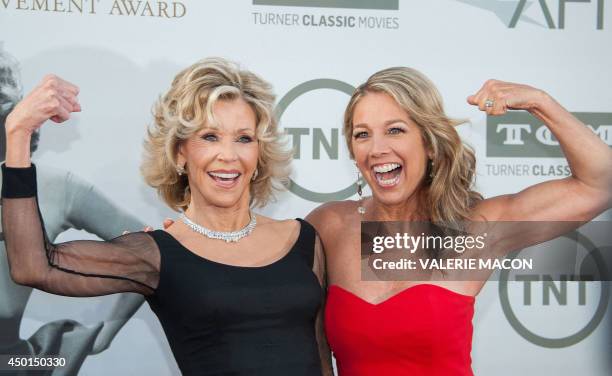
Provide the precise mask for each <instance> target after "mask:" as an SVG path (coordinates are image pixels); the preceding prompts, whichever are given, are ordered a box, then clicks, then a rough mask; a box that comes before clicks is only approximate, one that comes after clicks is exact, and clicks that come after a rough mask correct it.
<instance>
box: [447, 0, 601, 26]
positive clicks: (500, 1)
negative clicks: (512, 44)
mask: <svg viewBox="0 0 612 376" xmlns="http://www.w3.org/2000/svg"><path fill="white" fill-rule="evenodd" d="M457 1H459V2H462V3H466V4H469V5H472V6H474V7H477V8H481V9H485V10H488V11H490V12H493V13H495V15H496V16H497V17H498V18H499V19H500V20H502V22H503V23H504V24H505V25H507V26H508V27H509V28H515V27H516V24H517V23H518V22H519V20H520V21H524V22H527V23H531V24H534V25H538V26H542V27H548V28H549V29H564V28H565V18H566V10H567V6H568V3H593V4H592V5H591V8H593V7H596V10H594V11H593V13H594V14H593V20H594V21H595V25H596V28H597V30H603V28H604V0H592V1H591V0H556V1H550V0H549V1H547V0H537V1H536V0H457ZM534 3H537V5H536V6H537V7H539V8H540V10H541V14H542V17H543V18H544V20H545V21H546V26H545V25H543V24H542V23H540V22H538V21H536V20H535V19H533V18H531V17H529V16H527V15H525V14H524V13H525V11H527V9H529V8H530V7H531V6H532V5H534ZM555 4H556V5H557V17H556V18H557V20H556V21H557V22H556V24H555V19H554V17H553V12H551V9H550V7H549V5H555ZM570 9H571V8H570Z"/></svg>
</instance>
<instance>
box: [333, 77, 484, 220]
mask: <svg viewBox="0 0 612 376" xmlns="http://www.w3.org/2000/svg"><path fill="white" fill-rule="evenodd" d="M370 92H378V93H386V94H387V95H389V96H391V98H393V99H394V100H395V101H396V102H397V104H398V105H399V106H400V107H401V108H402V109H404V111H406V113H407V114H408V116H410V118H411V119H412V120H413V121H414V122H415V123H416V124H417V125H418V127H419V129H420V131H421V135H422V137H423V141H424V143H425V146H426V147H427V148H428V149H429V150H431V151H432V154H433V157H432V160H431V162H430V163H429V164H428V168H427V174H428V175H429V174H430V173H431V175H432V176H433V178H426V179H425V182H426V187H425V189H426V191H425V193H426V194H425V197H426V202H425V203H423V205H422V208H421V209H422V210H424V214H426V215H427V216H428V217H429V219H430V220H431V221H433V222H437V223H444V224H455V225H456V224H459V223H461V222H463V221H466V220H468V219H469V217H470V209H471V208H472V207H473V206H474V204H475V203H477V202H478V201H480V200H482V196H481V195H480V194H479V193H478V192H475V191H473V190H472V187H473V183H474V175H475V170H476V158H475V156H474V151H473V150H472V149H471V148H470V147H469V146H467V145H464V144H463V142H462V141H461V138H460V137H459V134H458V133H457V130H456V129H455V127H456V126H457V125H459V124H462V123H464V121H460V120H454V119H451V118H449V117H448V116H446V114H445V113H444V108H443V103H442V97H441V96H440V93H439V92H438V90H437V89H436V87H435V85H434V84H433V83H432V82H431V81H430V80H429V79H428V78H427V77H425V75H423V74H422V73H421V72H419V71H417V70H415V69H412V68H406V67H394V68H388V69H384V70H381V71H379V72H376V73H374V74H373V75H372V76H370V77H369V78H368V80H367V81H366V82H365V83H363V84H362V85H360V86H359V87H358V88H357V89H356V90H355V92H354V93H353V95H352V96H351V99H350V101H349V103H348V105H347V108H346V111H345V113H344V136H345V138H346V144H347V146H348V149H349V151H350V154H351V157H354V156H353V149H352V145H351V142H352V134H353V113H354V111H355V107H356V106H357V103H359V101H360V100H361V99H362V98H363V97H364V96H366V95H367V94H368V93H370ZM432 166H433V167H432Z"/></svg>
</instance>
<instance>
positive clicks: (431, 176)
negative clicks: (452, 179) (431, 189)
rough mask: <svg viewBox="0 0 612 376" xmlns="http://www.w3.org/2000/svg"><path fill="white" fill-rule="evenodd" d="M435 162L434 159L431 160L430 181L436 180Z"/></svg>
mask: <svg viewBox="0 0 612 376" xmlns="http://www.w3.org/2000/svg"><path fill="white" fill-rule="evenodd" d="M434 166H435V165H434V161H433V159H430V160H429V179H430V180H431V179H433V178H434Z"/></svg>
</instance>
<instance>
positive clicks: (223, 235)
mask: <svg viewBox="0 0 612 376" xmlns="http://www.w3.org/2000/svg"><path fill="white" fill-rule="evenodd" d="M249 215H250V216H251V220H250V221H249V223H248V224H247V225H246V226H245V227H243V228H242V229H240V230H238V231H215V230H211V229H208V228H206V227H204V226H201V225H199V224H197V223H195V222H193V221H192V220H191V219H189V218H187V216H186V215H185V213H181V215H180V218H181V220H182V221H183V223H185V224H186V225H187V226H189V228H191V229H192V230H193V231H195V232H197V233H199V234H202V235H204V236H206V237H207V238H210V239H218V240H224V241H225V242H226V243H230V242H237V241H238V240H240V239H242V238H244V237H245V236H247V235H250V234H251V232H253V230H254V229H255V226H256V225H257V219H255V215H254V214H253V212H249Z"/></svg>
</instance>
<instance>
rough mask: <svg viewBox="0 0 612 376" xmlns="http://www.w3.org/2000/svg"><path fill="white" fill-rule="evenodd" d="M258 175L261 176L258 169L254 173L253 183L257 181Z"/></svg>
mask: <svg viewBox="0 0 612 376" xmlns="http://www.w3.org/2000/svg"><path fill="white" fill-rule="evenodd" d="M257 175H259V169H258V168H256V169H255V172H254V173H253V177H251V181H255V179H257Z"/></svg>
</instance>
